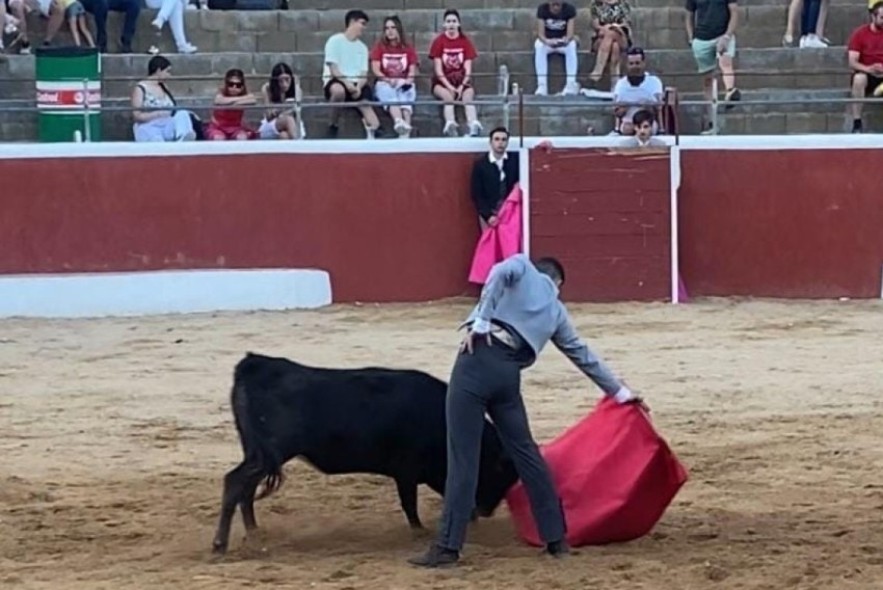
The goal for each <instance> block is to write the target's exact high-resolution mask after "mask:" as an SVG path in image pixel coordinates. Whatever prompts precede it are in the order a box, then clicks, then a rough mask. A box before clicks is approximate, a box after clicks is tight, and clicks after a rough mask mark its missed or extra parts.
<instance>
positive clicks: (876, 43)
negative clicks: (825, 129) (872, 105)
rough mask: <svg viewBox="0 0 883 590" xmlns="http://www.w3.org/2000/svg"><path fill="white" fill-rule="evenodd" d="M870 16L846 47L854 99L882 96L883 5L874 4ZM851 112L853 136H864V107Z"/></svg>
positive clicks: (856, 106)
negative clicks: (858, 134)
mask: <svg viewBox="0 0 883 590" xmlns="http://www.w3.org/2000/svg"><path fill="white" fill-rule="evenodd" d="M870 13H871V18H870V22H868V23H866V24H863V25H862V26H860V27H858V28H857V29H855V30H854V31H853V32H852V35H851V36H850V37H849V43H848V44H847V55H848V58H849V69H850V70H851V71H852V97H853V98H855V99H859V100H860V99H863V98H865V97H869V96H875V97H879V96H883V1H880V0H878V1H877V2H875V3H874V5H873V6H872V7H871V10H870ZM849 108H850V111H851V112H852V132H853V133H861V132H862V130H863V128H862V103H860V102H854V103H852V104H850V105H849Z"/></svg>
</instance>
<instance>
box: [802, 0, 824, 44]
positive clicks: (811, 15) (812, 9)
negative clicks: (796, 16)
mask: <svg viewBox="0 0 883 590" xmlns="http://www.w3.org/2000/svg"><path fill="white" fill-rule="evenodd" d="M821 10H822V0H803V13H802V14H801V15H800V34H801V36H803V35H815V33H816V25H817V24H818V22H819V12H821Z"/></svg>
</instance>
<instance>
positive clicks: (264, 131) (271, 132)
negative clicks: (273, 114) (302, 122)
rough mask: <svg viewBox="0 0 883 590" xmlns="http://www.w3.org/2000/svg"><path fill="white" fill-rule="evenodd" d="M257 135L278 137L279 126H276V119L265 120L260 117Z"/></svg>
mask: <svg viewBox="0 0 883 590" xmlns="http://www.w3.org/2000/svg"><path fill="white" fill-rule="evenodd" d="M258 135H259V136H260V138H261V139H279V128H278V127H276V119H273V120H272V121H267V120H266V119H261V126H260V127H258Z"/></svg>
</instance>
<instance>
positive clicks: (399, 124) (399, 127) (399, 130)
mask: <svg viewBox="0 0 883 590" xmlns="http://www.w3.org/2000/svg"><path fill="white" fill-rule="evenodd" d="M393 130H394V131H395V132H396V134H398V136H399V137H408V135H410V133H411V128H410V127H409V126H408V124H407V123H405V121H404V120H403V119H396V121H395V125H393Z"/></svg>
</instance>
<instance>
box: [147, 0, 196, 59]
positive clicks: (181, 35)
mask: <svg viewBox="0 0 883 590" xmlns="http://www.w3.org/2000/svg"><path fill="white" fill-rule="evenodd" d="M144 2H145V4H146V5H147V7H148V8H152V9H154V10H159V12H158V13H157V14H156V18H154V19H153V20H152V21H150V26H152V27H153V28H154V29H155V30H156V32H157V34H159V33H161V32H162V29H163V26H165V24H166V23H168V24H169V28H170V29H171V30H172V38H174V40H175V45H177V47H178V53H196V51H197V47H196V45H193V44H192V43H190V42H189V41H188V40H187V33H186V31H185V30H184V11H185V10H186V9H187V0H144ZM148 51H149V52H150V53H158V52H159V49H158V48H157V47H156V46H153V47H151V48H150V49H149V50H148Z"/></svg>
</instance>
